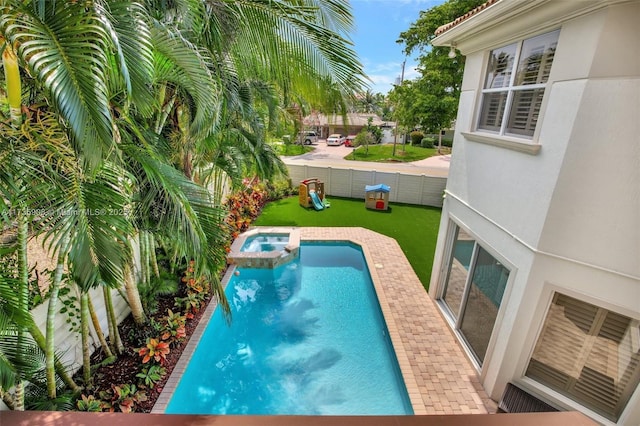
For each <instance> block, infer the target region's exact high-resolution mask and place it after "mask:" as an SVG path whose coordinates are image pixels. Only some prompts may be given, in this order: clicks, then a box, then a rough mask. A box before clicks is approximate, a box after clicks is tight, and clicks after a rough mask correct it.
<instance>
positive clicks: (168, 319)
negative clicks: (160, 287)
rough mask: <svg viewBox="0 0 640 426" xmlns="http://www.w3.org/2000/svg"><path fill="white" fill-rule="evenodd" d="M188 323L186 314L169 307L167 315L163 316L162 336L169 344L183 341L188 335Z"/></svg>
mask: <svg viewBox="0 0 640 426" xmlns="http://www.w3.org/2000/svg"><path fill="white" fill-rule="evenodd" d="M186 323H187V317H186V316H184V315H181V314H180V313H179V312H176V313H174V312H173V311H172V310H171V309H168V310H167V315H166V316H164V317H163V318H162V335H161V336H160V337H161V338H162V340H164V341H166V342H168V343H169V344H171V343H174V342H181V341H182V340H184V339H185V338H186V337H187V332H186V328H185V325H186Z"/></svg>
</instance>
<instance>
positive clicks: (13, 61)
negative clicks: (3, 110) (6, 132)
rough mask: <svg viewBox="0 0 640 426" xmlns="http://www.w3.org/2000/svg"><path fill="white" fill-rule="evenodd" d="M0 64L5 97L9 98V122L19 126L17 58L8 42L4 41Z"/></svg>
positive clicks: (19, 104) (20, 117)
mask: <svg viewBox="0 0 640 426" xmlns="http://www.w3.org/2000/svg"><path fill="white" fill-rule="evenodd" d="M2 64H3V66H4V78H5V82H6V86H7V99H8V100H9V111H10V114H11V122H12V123H13V124H14V125H15V126H19V125H20V124H21V123H22V88H21V81H20V68H19V67H18V58H17V57H16V55H15V53H13V48H12V47H11V44H10V43H8V42H5V43H4V51H3V52H2Z"/></svg>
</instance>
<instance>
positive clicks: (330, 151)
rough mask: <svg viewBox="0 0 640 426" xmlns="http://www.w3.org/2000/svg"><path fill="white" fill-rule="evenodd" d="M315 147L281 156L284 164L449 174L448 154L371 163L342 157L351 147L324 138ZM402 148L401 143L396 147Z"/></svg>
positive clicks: (432, 174)
mask: <svg viewBox="0 0 640 426" xmlns="http://www.w3.org/2000/svg"><path fill="white" fill-rule="evenodd" d="M313 147H314V148H315V149H314V150H313V151H311V152H307V153H306V154H302V155H297V156H294V157H282V160H283V161H284V162H285V164H291V165H305V164H308V165H313V166H318V167H345V168H349V169H358V170H376V171H380V172H403V173H407V174H415V175H427V176H444V177H447V176H448V175H449V162H450V161H451V156H450V155H440V156H437V157H430V158H425V159H424V160H419V161H414V162H412V163H373V162H369V161H351V160H345V159H344V157H345V156H346V155H348V154H350V153H351V151H352V150H353V148H349V147H346V146H344V145H341V146H327V144H326V142H325V141H324V140H320V141H319V142H318V143H317V144H313ZM396 149H397V150H402V145H398V146H397V147H396Z"/></svg>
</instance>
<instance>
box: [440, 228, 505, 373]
mask: <svg viewBox="0 0 640 426" xmlns="http://www.w3.org/2000/svg"><path fill="white" fill-rule="evenodd" d="M451 226H452V228H451V229H452V231H451V232H452V237H453V238H452V239H451V240H450V241H451V244H450V250H449V253H448V268H447V272H446V274H445V279H444V291H443V294H442V300H443V301H444V303H445V305H446V307H447V309H448V311H449V313H450V315H451V316H452V318H453V319H454V321H455V327H456V330H458V331H459V333H460V334H461V335H462V337H463V339H464V340H465V342H466V343H467V345H468V347H469V349H471V352H472V353H473V354H474V356H475V357H476V360H477V361H478V363H479V364H480V365H482V363H483V362H484V358H485V356H486V353H487V347H488V345H489V340H490V339H491V333H492V332H493V328H494V326H495V322H496V318H497V316H498V310H499V309H500V303H501V302H502V296H503V294H504V290H505V287H506V285H507V281H508V279H509V270H508V269H507V268H506V267H505V266H504V265H502V264H501V263H500V262H499V261H498V260H497V259H495V258H494V257H493V256H492V255H491V254H489V253H488V252H487V251H486V250H485V249H484V248H482V246H481V245H480V244H478V242H477V241H475V240H474V239H473V238H472V237H471V236H470V235H469V234H468V233H466V232H465V231H464V230H463V229H460V227H459V226H457V225H456V224H454V223H451Z"/></svg>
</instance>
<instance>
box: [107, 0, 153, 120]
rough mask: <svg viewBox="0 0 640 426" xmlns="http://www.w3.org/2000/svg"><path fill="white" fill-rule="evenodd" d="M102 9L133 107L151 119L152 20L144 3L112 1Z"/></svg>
mask: <svg viewBox="0 0 640 426" xmlns="http://www.w3.org/2000/svg"><path fill="white" fill-rule="evenodd" d="M98 10H99V12H100V20H101V22H102V24H103V25H104V26H105V29H106V31H108V32H109V34H110V35H111V37H110V40H111V43H112V44H113V50H114V54H115V56H116V58H117V62H118V69H119V71H120V75H121V76H122V77H123V80H124V84H125V86H126V89H127V93H128V94H129V95H130V97H131V100H132V101H133V106H134V107H135V108H136V109H137V110H138V111H140V112H141V113H142V115H143V116H145V117H149V116H150V115H151V113H152V111H153V109H152V106H153V105H152V104H153V96H152V94H151V90H150V87H151V81H152V75H153V44H152V41H151V30H150V25H149V22H150V17H149V16H148V14H147V11H146V9H145V8H144V7H143V6H142V5H141V4H139V3H137V2H132V1H129V0H118V1H115V0H111V1H109V2H105V3H104V4H103V5H102V6H99V7H98Z"/></svg>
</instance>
